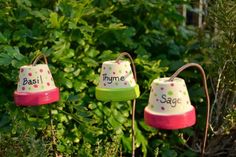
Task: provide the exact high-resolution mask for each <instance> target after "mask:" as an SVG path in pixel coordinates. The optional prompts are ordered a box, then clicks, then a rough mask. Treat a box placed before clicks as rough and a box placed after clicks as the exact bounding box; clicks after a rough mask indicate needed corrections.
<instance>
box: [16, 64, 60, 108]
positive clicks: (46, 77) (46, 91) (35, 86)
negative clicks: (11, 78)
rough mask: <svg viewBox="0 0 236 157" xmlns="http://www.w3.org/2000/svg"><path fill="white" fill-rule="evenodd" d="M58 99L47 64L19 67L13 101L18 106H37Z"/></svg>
mask: <svg viewBox="0 0 236 157" xmlns="http://www.w3.org/2000/svg"><path fill="white" fill-rule="evenodd" d="M58 100H59V89H58V88H57V87H56V86H55V84H54V80H53V78H52V75H51V72H50V70H49V67H48V65H47V64H37V65H25V66H22V67H21V68H20V71H19V81H18V85H17V90H16V91H15V92H14V101H15V104H16V105H18V106H38V105H44V104H50V103H53V102H56V101H58Z"/></svg>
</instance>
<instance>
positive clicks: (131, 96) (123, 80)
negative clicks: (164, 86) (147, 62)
mask: <svg viewBox="0 0 236 157" xmlns="http://www.w3.org/2000/svg"><path fill="white" fill-rule="evenodd" d="M122 56H127V57H128V58H129V60H130V61H131V64H132V69H133V71H132V69H131V66H130V62H128V61H122V60H120V58H121V57H122ZM95 95H96V98H97V99H98V100H102V101H128V100H133V108H132V157H134V156H135V132H134V121H135V105H136V98H138V97H139V95H140V91H139V86H138V84H137V75H136V69H135V65H134V61H133V59H132V57H131V56H130V54H129V53H126V52H123V53H121V54H120V56H118V58H117V59H116V60H112V61H106V62H103V64H102V70H101V74H100V82H99V85H98V87H96V91H95Z"/></svg>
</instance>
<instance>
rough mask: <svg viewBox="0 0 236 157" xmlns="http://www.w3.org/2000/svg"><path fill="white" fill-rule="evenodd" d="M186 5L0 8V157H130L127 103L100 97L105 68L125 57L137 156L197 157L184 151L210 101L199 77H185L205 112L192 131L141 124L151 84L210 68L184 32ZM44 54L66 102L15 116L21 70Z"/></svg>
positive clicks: (42, 1) (100, 1)
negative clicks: (130, 62) (132, 83)
mask: <svg viewBox="0 0 236 157" xmlns="http://www.w3.org/2000/svg"><path fill="white" fill-rule="evenodd" d="M181 4H188V1H186V0H169V1H165V0H159V1H152V0H147V1H140V0H134V1H129V0H122V1H116V0H114V1H109V0H95V1H92V0H81V1H77V0H51V1H46V0H31V1H30V0H0V76H1V81H0V105H1V107H0V117H1V119H0V156H88V157H89V156H104V157H106V156H107V157H108V156H109V157H111V156H131V109H132V106H131V102H129V101H128V102H112V103H109V102H100V101H97V100H96V98H95V94H94V93H95V87H96V86H97V85H98V81H99V73H100V67H101V64H102V62H103V61H106V60H114V59H116V57H117V56H118V54H119V53H120V52H123V51H127V52H129V53H130V54H131V55H132V57H133V58H134V61H135V65H136V69H137V75H138V84H139V85H140V90H141V96H140V97H139V98H138V99H137V109H136V121H135V130H136V156H158V155H161V156H163V157H169V156H172V157H173V156H197V152H195V151H194V150H193V149H191V148H190V147H189V146H188V145H192V147H197V145H196V144H199V140H200V138H202V136H203V134H202V133H201V132H202V130H203V127H204V125H205V124H204V123H205V122H204V118H205V116H204V115H205V105H204V104H205V102H204V101H203V98H204V96H203V92H202V89H201V88H200V86H201V85H200V83H199V82H201V81H198V80H200V77H199V76H198V75H196V72H195V71H193V72H190V71H188V72H185V73H183V74H182V75H181V76H184V77H187V84H188V86H189V92H190V95H192V96H193V97H192V98H191V99H192V103H193V104H199V107H198V108H197V110H199V113H198V117H197V118H198V124H197V125H196V127H195V128H187V129H183V130H177V131H163V130H158V129H154V128H151V127H149V126H147V125H146V124H145V123H144V120H143V109H144V107H145V106H146V105H147V102H148V95H149V87H150V84H151V82H152V80H153V79H155V78H157V77H160V76H166V75H170V74H172V73H173V72H174V71H175V70H176V69H177V68H179V67H180V66H181V65H183V64H184V63H187V62H192V61H193V62H201V63H204V59H205V58H204V56H203V57H202V54H203V52H202V51H201V50H200V49H201V47H200V46H201V43H200V42H199V38H198V32H197V29H196V28H194V27H184V26H183V25H182V22H183V20H184V18H183V17H182V16H181V15H180V13H179V12H178V11H177V8H178V6H179V5H181ZM200 51H201V53H202V54H199V52H200ZM38 54H44V55H46V56H47V58H48V62H49V67H50V69H51V73H52V75H53V78H54V81H55V83H56V86H58V87H59V88H60V96H61V98H60V101H59V102H57V103H53V104H50V105H45V106H39V107H17V106H16V105H15V104H14V102H13V92H14V90H15V89H16V82H17V77H18V70H19V68H20V66H22V65H27V64H30V63H32V61H33V60H34V59H35V56H37V55H38ZM199 88H200V89H199ZM196 132H198V133H196ZM199 132H200V133H199ZM186 139H189V140H186ZM196 141H197V142H196Z"/></svg>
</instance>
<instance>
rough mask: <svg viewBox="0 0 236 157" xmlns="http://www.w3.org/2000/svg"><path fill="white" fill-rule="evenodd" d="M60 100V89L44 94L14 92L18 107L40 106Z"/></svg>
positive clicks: (44, 92)
mask: <svg viewBox="0 0 236 157" xmlns="http://www.w3.org/2000/svg"><path fill="white" fill-rule="evenodd" d="M59 99H60V94H59V88H57V87H56V88H54V89H51V90H47V91H43V92H18V91H15V92H14V102H15V104H16V105H17V106H39V105H45V104H50V103H53V102H56V101H58V100H59Z"/></svg>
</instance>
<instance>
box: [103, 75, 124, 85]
mask: <svg viewBox="0 0 236 157" xmlns="http://www.w3.org/2000/svg"><path fill="white" fill-rule="evenodd" d="M102 76H103V81H107V83H108V84H112V82H113V81H124V80H125V77H124V76H121V77H118V76H111V77H109V76H107V74H102Z"/></svg>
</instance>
